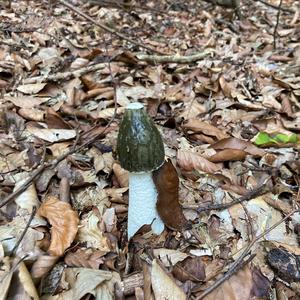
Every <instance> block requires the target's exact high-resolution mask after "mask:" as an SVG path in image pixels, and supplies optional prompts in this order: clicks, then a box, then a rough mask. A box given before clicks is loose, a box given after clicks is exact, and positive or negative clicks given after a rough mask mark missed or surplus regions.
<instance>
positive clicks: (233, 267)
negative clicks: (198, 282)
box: [197, 209, 300, 300]
mask: <svg viewBox="0 0 300 300" xmlns="http://www.w3.org/2000/svg"><path fill="white" fill-rule="evenodd" d="M299 211H300V210H298V209H297V210H293V211H291V212H290V213H289V214H288V215H286V216H285V217H284V218H283V219H281V220H280V221H278V222H276V223H275V224H274V225H272V226H271V227H270V228H268V229H267V230H266V231H264V232H263V233H261V234H260V235H259V236H257V237H256V238H255V239H253V240H252V241H251V243H250V244H249V245H248V246H247V247H246V249H245V250H244V251H243V253H242V254H241V255H240V256H239V257H238V259H237V260H236V261H235V262H234V263H233V264H232V265H231V266H230V268H229V270H228V271H227V272H226V273H225V274H224V276H223V277H221V278H220V279H218V280H217V281H215V283H214V284H213V285H211V286H210V287H209V288H207V289H206V290H205V291H204V292H203V293H202V294H201V295H200V296H199V297H197V300H201V299H204V297H206V296H207V295H208V294H210V293H211V292H212V291H213V290H215V289H216V288H217V287H219V286H220V285H221V284H222V283H223V282H225V281H226V280H227V279H229V278H230V277H231V276H232V275H233V274H234V273H235V272H236V270H237V269H236V268H237V267H238V266H239V265H240V264H241V263H242V262H243V261H244V258H245V257H246V256H247V255H248V254H249V251H250V249H251V248H252V246H253V245H254V244H255V243H256V242H257V241H259V240H260V239H261V238H262V237H264V236H265V235H266V234H268V233H269V232H270V231H272V230H273V229H274V228H276V227H277V226H279V225H280V224H281V223H283V222H285V221H286V220H287V219H288V218H290V217H291V216H292V215H293V214H294V213H296V212H299Z"/></svg>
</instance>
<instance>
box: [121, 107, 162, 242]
mask: <svg viewBox="0 0 300 300" xmlns="http://www.w3.org/2000/svg"><path fill="white" fill-rule="evenodd" d="M117 154H118V157H119V161H120V163H121V166H122V168H124V169H126V170H128V171H129V207H128V229H127V232H128V240H129V239H130V238H131V237H132V236H133V235H134V234H135V233H136V232H137V231H138V230H139V229H140V228H141V227H142V226H143V225H146V224H151V229H152V231H153V233H155V234H160V233H161V232H162V231H163V230H164V223H163V222H162V220H161V218H160V217H159V215H158V212H157V209H156V202H157V190H156V187H155V184H154V182H153V178H152V172H153V171H154V170H157V169H158V168H159V167H160V166H161V165H162V164H163V163H164V157H165V151H164V145H163V141H162V138H161V135H160V133H159V131H158V129H157V128H156V126H155V124H154V122H153V121H152V119H151V118H150V117H149V116H148V115H147V113H146V112H145V110H144V106H143V105H142V104H141V103H138V102H136V103H131V104H129V105H128V106H127V108H126V110H125V113H124V117H123V120H122V122H121V124H120V129H119V134H118V142H117Z"/></svg>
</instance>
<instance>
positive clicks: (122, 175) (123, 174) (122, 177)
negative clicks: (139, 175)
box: [112, 163, 129, 187]
mask: <svg viewBox="0 0 300 300" xmlns="http://www.w3.org/2000/svg"><path fill="white" fill-rule="evenodd" d="M112 168H113V171H114V174H115V175H116V177H117V180H118V183H119V184H120V186H121V187H128V174H129V172H128V171H126V170H125V169H123V168H122V167H121V166H120V164H118V163H114V164H113V167H112Z"/></svg>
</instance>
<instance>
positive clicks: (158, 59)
mask: <svg viewBox="0 0 300 300" xmlns="http://www.w3.org/2000/svg"><path fill="white" fill-rule="evenodd" d="M213 52H214V51H213V50H212V49H209V50H206V51H204V52H200V53H196V54H192V55H188V56H180V55H177V54H175V55H147V54H138V55H137V58H138V59H139V60H143V61H147V62H151V63H177V64H185V63H192V62H195V61H197V60H201V59H203V58H204V57H206V56H207V55H209V54H211V53H213Z"/></svg>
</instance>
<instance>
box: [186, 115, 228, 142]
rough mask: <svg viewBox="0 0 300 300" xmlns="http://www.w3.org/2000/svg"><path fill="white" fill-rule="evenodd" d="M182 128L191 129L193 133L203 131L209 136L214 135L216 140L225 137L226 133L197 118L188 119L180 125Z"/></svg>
mask: <svg viewBox="0 0 300 300" xmlns="http://www.w3.org/2000/svg"><path fill="white" fill-rule="evenodd" d="M182 128H184V129H186V130H191V131H193V132H194V133H203V134H206V135H209V136H214V137H216V138H217V139H218V140H221V139H224V138H227V137H228V135H227V134H226V133H224V132H223V131H222V130H220V129H219V128H217V127H215V126H213V125H211V124H209V123H207V122H202V121H200V120H197V119H190V120H188V121H187V122H186V123H185V124H183V125H182Z"/></svg>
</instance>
